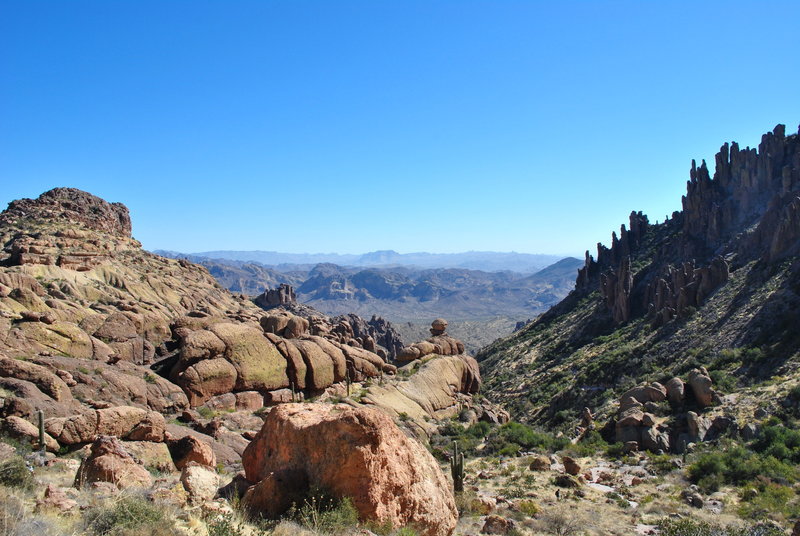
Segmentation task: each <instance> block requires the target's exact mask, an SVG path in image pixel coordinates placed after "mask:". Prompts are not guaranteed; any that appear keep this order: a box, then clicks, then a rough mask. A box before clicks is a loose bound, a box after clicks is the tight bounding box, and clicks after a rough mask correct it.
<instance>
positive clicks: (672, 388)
mask: <svg viewBox="0 0 800 536" xmlns="http://www.w3.org/2000/svg"><path fill="white" fill-rule="evenodd" d="M666 388H667V399H668V400H669V403H670V404H672V405H673V406H680V405H681V404H683V397H684V385H683V380H681V379H680V378H672V379H671V380H670V381H668V382H667V385H666Z"/></svg>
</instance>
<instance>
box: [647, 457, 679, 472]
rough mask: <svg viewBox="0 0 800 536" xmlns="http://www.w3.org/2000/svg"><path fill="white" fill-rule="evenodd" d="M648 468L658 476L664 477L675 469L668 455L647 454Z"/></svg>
mask: <svg viewBox="0 0 800 536" xmlns="http://www.w3.org/2000/svg"><path fill="white" fill-rule="evenodd" d="M648 457H649V458H650V466H651V467H652V468H653V470H655V472H656V473H657V474H659V475H665V474H667V473H670V472H672V471H673V470H674V469H675V465H674V464H673V463H672V462H673V458H672V456H670V455H669V454H649V455H648Z"/></svg>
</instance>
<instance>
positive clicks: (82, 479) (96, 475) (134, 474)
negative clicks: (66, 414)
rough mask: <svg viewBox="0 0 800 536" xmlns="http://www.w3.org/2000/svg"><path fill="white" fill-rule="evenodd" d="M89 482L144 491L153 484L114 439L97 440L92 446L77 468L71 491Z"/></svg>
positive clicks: (144, 471) (101, 438) (100, 438)
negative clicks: (143, 489) (143, 488)
mask: <svg viewBox="0 0 800 536" xmlns="http://www.w3.org/2000/svg"><path fill="white" fill-rule="evenodd" d="M93 482H110V483H112V484H114V485H116V486H117V487H118V488H119V489H122V488H128V487H137V486H143V487H148V486H150V485H151V484H152V483H153V479H152V478H151V477H150V473H149V472H148V471H147V469H145V468H144V467H143V466H142V465H140V464H138V463H136V461H135V460H134V459H133V457H132V456H131V455H130V454H129V453H128V452H127V451H126V450H125V448H124V447H123V445H122V442H121V441H119V440H118V439H117V438H115V437H111V436H100V437H98V438H97V439H96V440H95V441H94V443H92V447H91V452H90V454H89V457H88V458H86V459H85V460H84V461H83V462H82V463H81V466H80V467H79V468H78V474H77V475H76V476H75V487H77V488H83V487H84V486H86V485H87V484H91V483H93Z"/></svg>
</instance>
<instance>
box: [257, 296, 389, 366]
mask: <svg viewBox="0 0 800 536" xmlns="http://www.w3.org/2000/svg"><path fill="white" fill-rule="evenodd" d="M253 302H254V303H255V304H256V305H258V306H259V307H262V308H263V309H265V310H267V311H271V314H270V318H272V320H269V321H268V322H270V323H271V324H270V327H269V328H265V329H267V331H270V332H271V333H276V334H278V335H283V333H282V331H283V330H284V328H285V326H286V325H288V323H291V324H292V325H291V326H289V332H290V333H294V332H295V330H296V328H295V324H296V323H299V322H302V321H303V319H304V321H305V324H306V327H305V328H303V329H302V332H303V333H304V332H305V331H307V328H308V327H309V326H310V328H311V333H312V335H318V336H322V337H325V338H328V339H332V340H335V341H338V342H340V343H342V344H347V345H349V346H353V347H356V348H364V349H365V350H368V351H370V352H374V353H377V354H378V355H380V356H381V357H382V358H383V359H394V358H395V357H396V356H397V353H398V352H399V351H400V350H401V349H402V347H403V342H402V341H401V339H400V334H399V333H397V330H395V329H394V327H393V326H392V324H391V323H390V322H389V321H387V320H385V319H383V318H381V317H379V316H376V315H373V316H372V318H371V319H370V320H369V321H367V320H364V319H363V318H361V317H360V316H358V315H356V314H353V313H349V314H346V315H341V316H337V317H335V318H330V317H328V316H326V315H325V314H323V313H321V312H319V311H317V310H316V309H314V308H313V307H310V306H308V305H303V304H299V303H297V297H296V295H295V292H294V288H293V287H292V286H291V285H285V284H283V285H281V286H280V287H279V288H278V289H267V290H265V291H264V292H263V293H262V294H261V295H259V296H257V297H256V298H255V299H254V300H253ZM276 308H278V309H279V310H278V311H272V310H273V309H276ZM287 315H288V316H287ZM280 317H282V318H285V322H286V323H287V324H284V323H283V322H284V320H280V321H279V320H277V319H278V318H280ZM297 336H298V334H297V333H294V337H297ZM289 338H292V337H289Z"/></svg>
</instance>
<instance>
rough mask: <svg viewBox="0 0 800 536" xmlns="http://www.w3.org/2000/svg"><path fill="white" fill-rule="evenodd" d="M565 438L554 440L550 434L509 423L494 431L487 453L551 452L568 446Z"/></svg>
mask: <svg viewBox="0 0 800 536" xmlns="http://www.w3.org/2000/svg"><path fill="white" fill-rule="evenodd" d="M569 444H570V443H569V440H568V439H566V438H556V437H555V436H553V435H552V434H548V433H543V432H537V431H535V430H534V429H533V428H531V427H530V426H526V425H524V424H521V423H518V422H509V423H506V424H504V425H503V426H501V427H500V428H498V429H496V430H495V431H494V432H493V433H492V434H491V435H490V436H489V440H488V442H487V451H488V452H489V453H498V454H503V455H505V454H508V455H513V454H516V453H517V452H519V451H520V450H534V449H535V450H539V451H546V452H553V451H556V450H560V449H563V448H564V447H566V446H567V445H569Z"/></svg>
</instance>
